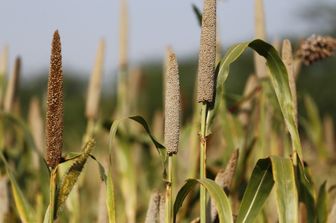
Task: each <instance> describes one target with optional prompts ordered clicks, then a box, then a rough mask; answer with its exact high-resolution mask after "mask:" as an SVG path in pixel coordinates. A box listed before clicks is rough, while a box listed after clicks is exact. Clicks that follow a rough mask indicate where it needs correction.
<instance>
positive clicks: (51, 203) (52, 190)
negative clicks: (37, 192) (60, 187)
mask: <svg viewBox="0 0 336 223" xmlns="http://www.w3.org/2000/svg"><path fill="white" fill-rule="evenodd" d="M56 180H57V167H56V168H55V169H53V170H52V171H51V175H50V194H49V195H50V200H49V208H50V209H49V223H53V222H54V217H55V215H56V213H55V198H56V197H55V195H56Z"/></svg>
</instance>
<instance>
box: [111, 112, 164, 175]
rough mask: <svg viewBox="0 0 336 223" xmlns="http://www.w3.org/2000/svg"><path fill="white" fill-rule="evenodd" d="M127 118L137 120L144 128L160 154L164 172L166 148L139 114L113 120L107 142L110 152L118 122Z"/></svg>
mask: <svg viewBox="0 0 336 223" xmlns="http://www.w3.org/2000/svg"><path fill="white" fill-rule="evenodd" d="M128 119H131V120H133V121H135V122H137V123H138V124H140V125H141V126H142V127H143V128H144V129H145V131H146V133H147V135H148V136H149V138H150V139H151V141H152V143H153V144H154V146H155V148H156V149H157V151H158V152H159V154H160V158H161V161H162V164H163V167H164V172H165V169H166V161H167V152H166V148H165V147H164V146H163V145H162V144H161V143H159V142H158V141H157V140H156V138H155V137H154V136H153V134H152V132H151V130H150V128H149V125H148V124H147V122H146V120H145V119H144V118H143V117H141V116H138V115H136V116H130V117H128V118H122V119H117V120H115V121H113V123H112V126H111V128H110V142H109V150H110V153H111V152H112V140H113V139H115V137H116V133H117V131H118V127H119V125H120V123H122V122H123V121H126V120H128Z"/></svg>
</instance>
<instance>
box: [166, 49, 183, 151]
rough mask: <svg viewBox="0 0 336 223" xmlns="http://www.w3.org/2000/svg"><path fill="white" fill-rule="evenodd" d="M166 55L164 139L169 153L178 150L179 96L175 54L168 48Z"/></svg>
mask: <svg viewBox="0 0 336 223" xmlns="http://www.w3.org/2000/svg"><path fill="white" fill-rule="evenodd" d="M167 57H168V58H167V71H166V75H167V76H166V78H165V80H166V94H165V130H164V140H165V145H166V147H167V152H168V154H169V155H171V154H176V153H177V151H178V144H179V134H180V110H181V96H180V81H179V73H178V64H177V60H176V56H175V54H174V52H173V51H172V50H171V49H170V48H169V49H168V53H167Z"/></svg>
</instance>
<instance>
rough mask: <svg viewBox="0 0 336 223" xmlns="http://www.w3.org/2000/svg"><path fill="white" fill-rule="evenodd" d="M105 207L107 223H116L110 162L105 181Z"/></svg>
mask: <svg viewBox="0 0 336 223" xmlns="http://www.w3.org/2000/svg"><path fill="white" fill-rule="evenodd" d="M106 192H107V193H106V196H107V198H106V206H107V214H108V218H109V223H115V222H116V207H115V196H114V185H113V181H112V168H111V162H109V168H108V174H107V180H106Z"/></svg>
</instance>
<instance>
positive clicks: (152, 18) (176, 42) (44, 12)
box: [0, 0, 335, 78]
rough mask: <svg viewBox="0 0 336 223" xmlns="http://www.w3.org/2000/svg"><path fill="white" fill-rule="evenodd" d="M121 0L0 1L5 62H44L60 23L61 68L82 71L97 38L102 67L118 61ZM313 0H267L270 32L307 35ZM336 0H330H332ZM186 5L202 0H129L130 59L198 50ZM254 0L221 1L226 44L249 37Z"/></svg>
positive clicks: (32, 70)
mask: <svg viewBox="0 0 336 223" xmlns="http://www.w3.org/2000/svg"><path fill="white" fill-rule="evenodd" d="M119 1H120V0H95V1H93V0H57V1H50V0H49V1H47V0H29V1H19V0H10V1H8V0H0V5H1V13H0V30H1V32H0V50H2V49H3V48H4V46H5V45H8V46H9V49H10V67H11V66H12V64H13V61H14V58H15V57H16V56H17V55H20V56H21V58H22V61H23V76H24V77H26V78H29V77H30V76H31V75H36V74H38V73H40V72H41V71H45V70H47V69H48V67H49V58H50V42H51V39H52V34H53V32H54V31H55V30H56V29H58V30H59V33H60V35H61V41H62V54H63V67H64V69H65V70H67V69H68V70H75V71H79V73H81V74H80V75H87V74H88V73H90V71H91V70H92V66H93V64H94V59H95V54H96V49H97V47H98V41H99V39H101V38H104V39H105V41H106V60H105V71H112V70H115V69H116V67H117V64H118V42H119V34H118V29H119V27H118V26H119V3H120V2H119ZM313 1H314V0H295V1H292V0H282V1H275V0H264V3H265V13H266V21H267V22H266V30H267V33H268V36H269V38H270V39H277V38H282V37H286V36H288V35H290V34H297V35H306V33H308V31H309V25H307V24H305V23H304V22H303V20H302V19H300V16H298V14H299V12H300V10H299V9H302V8H304V7H305V6H306V5H309V4H310V3H311V2H313ZM333 1H335V0H333ZM191 4H195V5H197V6H198V7H200V8H202V1H201V0H128V6H129V16H130V17H129V29H130V31H129V34H130V36H129V59H130V64H131V65H133V66H136V65H139V64H141V63H143V62H145V61H150V60H152V59H156V60H158V59H163V57H164V52H165V49H166V47H167V46H171V47H172V48H173V49H174V51H175V52H176V55H177V58H178V59H181V58H182V59H183V58H184V57H185V56H188V55H192V54H195V53H196V54H197V51H198V45H199V35H200V28H199V26H198V24H197V20H196V17H195V15H194V13H193V11H192V9H191ZM253 10H254V1H253V0H218V9H217V12H218V16H219V30H220V37H221V40H222V42H223V46H224V47H225V46H228V45H230V44H233V43H235V42H239V41H244V40H251V39H253V35H254V34H253V32H254V28H253V22H254V18H253V16H254V13H253Z"/></svg>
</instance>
